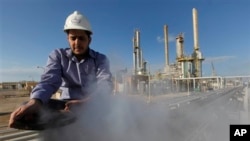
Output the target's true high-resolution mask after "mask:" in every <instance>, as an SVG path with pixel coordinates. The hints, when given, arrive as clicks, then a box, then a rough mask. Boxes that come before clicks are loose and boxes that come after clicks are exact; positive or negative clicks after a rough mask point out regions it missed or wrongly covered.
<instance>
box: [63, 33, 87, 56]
mask: <svg viewBox="0 0 250 141" xmlns="http://www.w3.org/2000/svg"><path fill="white" fill-rule="evenodd" d="M67 38H68V41H69V45H70V48H71V50H72V52H73V53H74V54H75V55H82V54H85V53H86V51H87V50H88V46H89V44H90V40H91V39H90V38H89V37H88V35H87V33H86V32H85V31H83V30H75V29H74V30H69V32H68V37H67Z"/></svg>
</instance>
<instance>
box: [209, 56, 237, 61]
mask: <svg viewBox="0 0 250 141" xmlns="http://www.w3.org/2000/svg"><path fill="white" fill-rule="evenodd" d="M234 58H236V56H217V57H206V58H205V60H204V63H211V62H225V61H228V60H230V59H234Z"/></svg>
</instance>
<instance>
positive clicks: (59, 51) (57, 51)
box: [51, 48, 72, 56]
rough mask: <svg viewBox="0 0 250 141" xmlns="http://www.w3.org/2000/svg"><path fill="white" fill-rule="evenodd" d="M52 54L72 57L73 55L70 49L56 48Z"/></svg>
mask: <svg viewBox="0 0 250 141" xmlns="http://www.w3.org/2000/svg"><path fill="white" fill-rule="evenodd" d="M51 54H54V55H66V56H70V55H71V54H72V53H71V50H70V48H56V49H54V50H52V51H51Z"/></svg>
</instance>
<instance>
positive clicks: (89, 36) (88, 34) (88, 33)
mask: <svg viewBox="0 0 250 141" xmlns="http://www.w3.org/2000/svg"><path fill="white" fill-rule="evenodd" d="M84 31H85V33H86V34H87V36H88V38H90V39H91V34H92V33H91V32H89V31H87V30H84ZM65 32H66V33H67V35H68V34H69V30H65Z"/></svg>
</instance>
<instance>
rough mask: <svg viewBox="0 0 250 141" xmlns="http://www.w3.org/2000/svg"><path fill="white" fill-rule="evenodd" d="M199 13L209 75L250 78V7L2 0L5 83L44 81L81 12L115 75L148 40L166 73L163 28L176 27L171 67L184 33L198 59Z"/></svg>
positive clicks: (198, 0) (0, 77) (154, 64)
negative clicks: (68, 23) (52, 56)
mask: <svg viewBox="0 0 250 141" xmlns="http://www.w3.org/2000/svg"><path fill="white" fill-rule="evenodd" d="M192 8H196V9H197V11H198V24H199V25H198V26H199V27H198V28H199V46H200V50H201V52H202V53H203V56H204V58H205V61H204V62H203V76H210V75H211V74H212V67H211V62H213V64H214V67H215V71H216V73H217V75H221V76H228V75H249V74H250V39H249V38H250V27H249V26H250V15H249V13H250V1H249V0H147V1H145V0H84V1H83V0H70V1H69V0H64V1H63V0H1V1H0V82H5V81H22V80H36V81H38V80H39V79H40V75H41V73H42V71H43V70H42V69H39V68H37V66H45V64H46V61H47V57H48V54H49V53H50V52H51V51H52V50H53V49H55V48H65V47H68V43H67V41H66V35H65V33H64V32H63V25H64V22H65V19H66V17H67V16H68V15H69V14H71V13H72V12H73V11H75V10H78V11H80V12H81V13H83V14H84V15H85V16H86V17H87V18H88V19H89V21H90V23H91V26H92V29H93V32H94V34H93V40H92V43H91V46H90V47H91V48H93V49H95V50H97V51H99V52H102V53H104V54H106V55H107V56H108V57H109V58H110V61H111V68H112V71H113V70H117V69H122V68H128V69H129V70H131V69H132V66H133V58H132V51H133V50H132V37H133V35H134V30H135V29H139V30H140V33H141V48H142V50H143V56H144V59H145V60H146V61H148V62H149V64H150V66H151V69H152V70H153V71H155V70H163V67H164V63H165V62H164V42H163V40H162V39H163V26H164V24H167V25H168V32H169V41H170V42H169V48H170V50H169V55H170V56H169V57H170V59H169V60H170V63H175V57H176V44H175V37H176V36H177V35H178V34H179V33H180V32H183V33H184V37H185V39H184V40H185V42H184V51H185V55H190V54H191V53H192V52H193V44H194V43H193V26H192Z"/></svg>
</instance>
